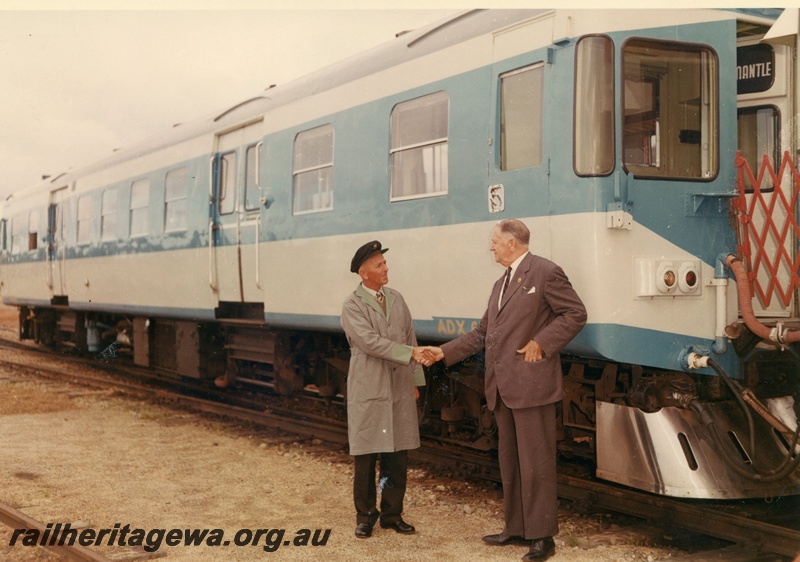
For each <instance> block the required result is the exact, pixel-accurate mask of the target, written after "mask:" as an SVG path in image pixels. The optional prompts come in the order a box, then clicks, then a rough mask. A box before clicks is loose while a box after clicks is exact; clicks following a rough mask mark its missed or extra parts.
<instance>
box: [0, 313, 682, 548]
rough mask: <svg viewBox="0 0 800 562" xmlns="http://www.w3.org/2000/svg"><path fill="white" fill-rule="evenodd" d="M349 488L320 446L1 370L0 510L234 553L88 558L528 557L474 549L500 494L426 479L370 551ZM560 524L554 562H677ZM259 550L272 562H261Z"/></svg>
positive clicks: (344, 473)
mask: <svg viewBox="0 0 800 562" xmlns="http://www.w3.org/2000/svg"><path fill="white" fill-rule="evenodd" d="M3 320H5V321H6V323H3ZM8 321H10V322H11V324H10V325H11V326H12V327H13V326H15V322H16V315H15V314H14V313H13V311H10V310H9V309H8V308H7V307H0V323H3V325H5V326H8V325H9V324H8V323H7V322H8ZM9 334H11V336H13V332H9V331H8V330H6V331H5V332H4V333H3V334H2V336H3V337H6V338H8V337H10V336H9ZM3 353H4V354H6V355H11V354H12V353H15V352H3ZM351 482H352V463H351V460H350V457H349V456H348V455H347V454H345V452H344V451H341V450H336V449H334V448H333V447H332V446H330V445H327V444H325V443H321V442H318V441H315V440H310V441H303V442H297V441H296V440H294V439H293V438H292V437H288V436H281V435H277V434H274V435H273V434H268V433H265V432H264V430H262V429H257V428H248V427H243V426H242V425H240V424H232V423H228V422H225V421H223V420H214V419H211V418H208V417H206V416H201V415H198V414H195V413H192V412H189V411H185V410H180V409H175V408H173V407H170V406H169V405H159V404H153V403H144V402H141V401H138V400H134V399H129V398H125V397H120V396H117V395H115V394H114V393H113V392H109V391H104V390H97V389H88V388H83V387H79V386H76V385H73V384H70V383H69V382H68V381H65V382H63V383H62V382H59V381H48V380H37V379H35V378H31V377H30V376H28V375H23V374H21V373H15V372H14V371H13V369H9V368H8V367H0V502H2V503H5V504H8V505H11V506H12V507H14V508H16V509H18V510H20V511H22V512H23V513H25V514H26V515H28V516H29V517H32V518H34V519H36V520H38V521H41V522H43V523H45V524H46V523H53V524H56V523H62V524H66V523H69V524H70V525H71V527H73V528H79V529H93V530H99V529H113V528H114V526H115V525H116V524H119V526H118V529H120V530H121V529H122V528H123V527H124V526H126V525H129V526H130V529H131V533H133V529H141V530H143V532H151V531H153V530H158V529H164V530H170V529H182V530H186V529H198V530H202V529H221V530H223V531H224V540H228V541H230V545H229V546H208V545H203V546H186V545H184V544H181V545H180V546H167V545H166V543H165V542H164V541H163V540H162V544H161V545H160V547H159V548H158V550H156V551H154V552H151V553H148V552H145V551H144V550H143V549H142V548H141V547H139V548H131V547H130V546H119V545H114V546H92V547H91V549H92V550H95V551H97V552H99V553H102V554H104V555H106V556H108V557H109V558H112V559H114V560H144V559H152V558H161V557H163V558H164V559H165V560H168V561H172V562H184V561H187V562H188V561H192V562H196V561H201V562H202V561H216V560H231V561H257V560H267V559H271V560H306V559H309V558H312V557H313V558H319V559H325V560H333V561H353V560H384V561H417V560H419V561H423V560H486V561H495V560H497V561H500V560H519V559H520V557H521V556H522V555H523V554H525V552H527V547H526V546H524V545H512V546H505V547H490V546H485V545H483V543H482V542H481V540H480V537H481V536H483V535H484V534H487V533H494V532H498V531H500V530H501V528H502V498H501V491H500V490H499V489H498V488H497V487H496V486H494V485H491V484H483V483H476V482H472V483H471V482H465V481H463V480H458V479H450V478H447V477H446V475H433V474H432V473H431V472H429V471H428V470H426V469H425V468H423V467H413V468H412V469H411V470H410V473H409V487H408V492H407V495H406V503H405V515H404V518H405V519H406V520H407V521H408V522H410V523H412V524H413V525H415V526H416V527H417V530H418V532H417V533H416V534H415V535H411V536H404V535H399V534H397V533H395V532H394V531H390V530H383V529H380V528H378V527H376V529H375V533H374V534H373V536H372V537H371V538H370V539H366V540H363V539H357V538H355V536H354V535H353V531H354V528H355V513H354V508H353V504H352V495H351V485H352V484H351ZM559 518H560V526H561V532H560V534H559V535H558V536H557V537H556V544H557V552H556V556H555V557H553V558H552V559H551V560H554V561H556V562H558V561H559V560H569V561H576V562H578V561H587V562H588V561H592V562H594V561H598V560H600V561H612V560H613V561H620V560H623V561H625V560H628V561H645V562H653V561H656V560H669V559H673V560H674V559H675V558H674V557H675V555H676V554H677V553H676V551H674V550H670V549H668V548H664V547H658V546H651V545H648V544H642V542H641V541H642V539H641V536H638V535H632V536H630V537H629V538H627V539H626V538H625V537H626V536H627V535H626V534H625V533H619V532H618V531H619V528H618V527H616V526H615V524H614V522H613V521H612V520H611V519H610V518H608V517H595V516H584V515H579V514H577V513H575V512H573V511H572V510H571V509H570V508H569V507H568V506H563V507H562V508H561V510H560V514H559ZM258 529H265V530H266V529H269V530H281V529H282V530H285V531H284V534H283V535H282V536H280V534H279V533H280V531H274V532H273V533H272V534H270V533H267V532H264V533H263V535H262V536H261V538H260V541H259V544H258V546H235V545H234V544H233V543H234V542H235V538H236V537H237V533H239V534H238V538H239V539H244V538H246V537H247V533H248V532H250V531H252V532H253V533H255V532H256V530H258ZM303 529H308V530H309V531H310V535H311V536H310V538H311V539H313V538H314V532H315V531H317V530H319V531H320V533H319V534H318V535H317V542H318V543H320V542H324V544H319V545H318V546H313V545H312V541H310V540H309V541H306V542H307V544H306V545H302V544H299V543H302V542H303V541H302V539H303V537H304V535H303V534H302V533H301V530H303ZM328 529H330V534H329V535H328V536H327V539H325V538H324V533H325V531H326V530H328ZM248 530H249V531H248ZM12 536H13V531H12V530H11V529H10V528H8V527H5V526H2V525H0V560H9V561H25V562H27V561H35V560H48V561H58V560H61V559H62V558H61V557H59V556H58V555H53V554H50V553H48V552H47V551H45V550H44V549H42V548H38V547H29V546H21V545H20V544H19V542H20V541H21V539H18V542H17V544H16V545H14V546H10V545H9V543H10V541H11V539H12ZM153 537H154V538H155V535H153ZM298 537H299V538H300V540H299V542H298V544H295V542H296V541H298ZM604 537H605V538H604ZM278 538H280V539H281V540H280V541H278V540H277V539H278ZM268 542H270V543H271V544H274V545H275V546H276V549H275V550H274V551H272V552H270V551H268V550H265V548H264V546H265V545H267V544H268ZM144 544H146V542H145V543H144Z"/></svg>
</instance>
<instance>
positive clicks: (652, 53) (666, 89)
mask: <svg viewBox="0 0 800 562" xmlns="http://www.w3.org/2000/svg"><path fill="white" fill-rule="evenodd" d="M622 67H623V92H622V106H623V119H624V122H623V126H622V131H623V133H622V134H623V139H622V149H623V162H624V164H625V167H626V169H627V170H628V171H629V172H631V173H633V174H634V175H636V176H641V177H659V178H692V179H694V178H697V179H711V178H712V177H714V176H716V175H717V171H718V166H719V165H718V155H717V152H718V138H717V137H718V134H719V126H718V122H719V121H718V119H719V118H718V99H717V98H718V91H717V83H718V77H717V58H716V54H715V53H714V52H713V51H712V50H711V49H710V48H708V47H703V46H699V45H690V44H686V43H671V42H665V41H652V40H646V39H633V40H630V41H628V42H627V43H626V44H625V46H624V47H623V49H622Z"/></svg>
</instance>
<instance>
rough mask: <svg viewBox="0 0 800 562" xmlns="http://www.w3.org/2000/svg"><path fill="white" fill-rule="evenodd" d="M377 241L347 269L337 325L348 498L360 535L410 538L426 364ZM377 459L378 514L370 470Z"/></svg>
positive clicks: (373, 470)
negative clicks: (418, 394)
mask: <svg viewBox="0 0 800 562" xmlns="http://www.w3.org/2000/svg"><path fill="white" fill-rule="evenodd" d="M387 250H388V248H383V247H382V246H381V243H380V242H379V241H377V240H374V241H372V242H368V243H367V244H364V245H363V246H361V247H360V248H359V249H358V250H356V253H355V255H354V256H353V259H352V261H351V263H350V271H351V272H353V273H357V274H358V275H359V277H361V283H359V285H358V287H356V290H355V291H353V293H351V294H350V295H349V296H348V297H347V298H346V299H345V301H344V306H343V307H342V318H341V322H342V327H343V328H344V331H345V334H346V336H347V341H348V342H349V344H350V368H349V371H348V375H347V426H348V439H349V442H350V454H351V455H353V456H354V457H355V474H354V478H353V499H354V502H355V508H356V531H355V535H356V537H358V538H364V539H365V538H368V537H370V536H371V535H372V528H373V526H374V525H375V523H376V522H378V519H379V518H380V524H381V527H382V528H384V529H394V530H395V531H396V532H398V533H404V534H410V533H414V531H415V529H414V527H413V526H411V525H409V524H408V523H406V522H405V521H403V519H402V516H401V515H402V512H403V498H404V496H405V491H406V467H407V465H408V450H409V449H416V448H418V447H419V424H418V421H417V407H416V402H415V391H416V388H415V386H422V385H424V384H425V376H424V373H423V372H422V367H420V364H424V365H430V363H431V361H430V360H429V359H427V358H426V357H425V355H424V352H423V348H421V347H418V346H417V337H416V335H415V334H414V324H413V321H412V319H411V313H410V312H409V310H408V307H407V306H406V303H405V300H404V299H403V296H402V295H401V294H400V293H398V292H397V291H395V290H394V289H389V288H388V287H386V284H387V283H388V282H389V268H388V266H387V265H386V259H385V258H384V256H383V254H385V253H386V251H387ZM379 458H380V491H381V502H380V511H378V508H377V491H376V487H375V466H376V463H377V461H378V459H379Z"/></svg>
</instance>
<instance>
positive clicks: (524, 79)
mask: <svg viewBox="0 0 800 562" xmlns="http://www.w3.org/2000/svg"><path fill="white" fill-rule="evenodd" d="M543 90H544V63H538V64H536V65H534V66H529V67H526V68H522V69H518V70H514V71H512V72H508V73H506V74H503V75H501V76H500V169H502V170H516V169H518V168H528V167H530V166H538V165H539V164H541V163H542V97H543Z"/></svg>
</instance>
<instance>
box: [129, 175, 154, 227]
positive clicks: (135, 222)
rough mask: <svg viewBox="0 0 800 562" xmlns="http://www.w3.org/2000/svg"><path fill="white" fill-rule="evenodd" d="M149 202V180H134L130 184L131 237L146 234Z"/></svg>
mask: <svg viewBox="0 0 800 562" xmlns="http://www.w3.org/2000/svg"><path fill="white" fill-rule="evenodd" d="M149 204H150V180H148V179H142V180H136V181H135V182H133V183H132V184H131V226H130V228H131V238H134V237H136V236H145V235H146V234H147V230H148V228H147V227H148V224H147V208H148V205H149Z"/></svg>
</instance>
